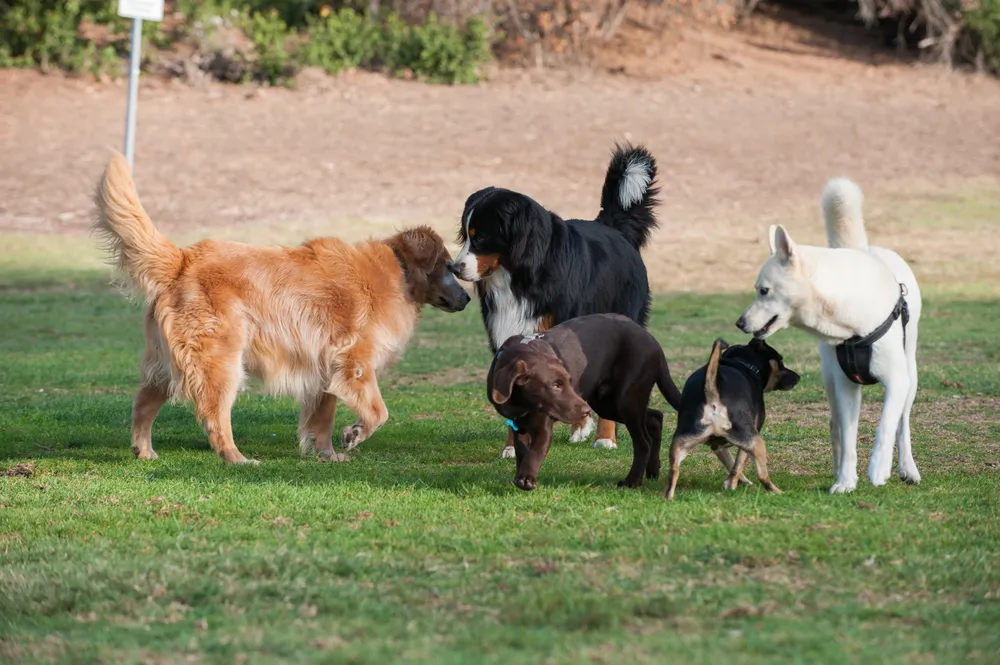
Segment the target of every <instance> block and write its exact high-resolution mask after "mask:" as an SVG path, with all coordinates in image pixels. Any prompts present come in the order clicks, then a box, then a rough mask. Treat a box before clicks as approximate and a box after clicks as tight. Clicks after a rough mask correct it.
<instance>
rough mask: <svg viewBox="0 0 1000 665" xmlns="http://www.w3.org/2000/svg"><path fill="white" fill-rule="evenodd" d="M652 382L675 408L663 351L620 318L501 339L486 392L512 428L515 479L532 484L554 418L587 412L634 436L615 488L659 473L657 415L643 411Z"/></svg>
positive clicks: (568, 419) (593, 318)
mask: <svg viewBox="0 0 1000 665" xmlns="http://www.w3.org/2000/svg"><path fill="white" fill-rule="evenodd" d="M654 384H655V385H656V386H657V387H658V388H659V389H660V392H661V393H662V394H663V396H664V397H665V398H666V400H667V402H668V403H669V404H670V406H672V407H673V408H675V409H676V408H678V406H679V405H680V403H681V402H680V400H681V394H680V391H679V390H678V389H677V386H676V384H674V381H673V379H672V378H671V377H670V368H669V367H668V366H667V360H666V358H665V357H664V355H663V349H661V348H660V345H659V344H658V343H657V341H656V339H654V338H653V336H652V335H650V334H649V333H648V332H646V330H645V329H643V328H642V326H640V325H638V324H637V323H635V322H634V321H632V320H631V319H629V318H628V317H625V316H621V315H618V314H591V315H588V316H581V317H578V318H575V319H570V320H569V321H566V322H565V323H561V324H559V325H557V326H554V327H552V328H550V329H549V330H547V331H546V332H544V333H536V334H532V335H514V336H513V337H510V338H509V339H507V341H506V342H504V344H503V346H501V347H500V349H499V350H498V351H497V354H496V356H495V357H494V358H493V364H492V365H491V366H490V372H489V375H488V376H487V377H486V386H487V390H486V393H487V396H488V397H489V400H490V402H491V403H492V404H493V406H494V408H496V410H497V412H498V413H499V414H500V415H502V416H504V417H505V418H507V425H508V427H510V428H511V429H512V430H514V434H515V436H514V453H515V457H516V458H517V475H516V477H515V480H514V483H515V484H516V485H517V486H518V487H520V488H521V489H523V490H533V489H535V488H536V487H537V486H538V470H539V468H540V467H541V465H542V462H543V461H545V456H546V455H547V454H548V452H549V445H550V444H551V443H552V425H553V423H555V422H556V421H559V422H564V423H578V422H580V421H581V420H583V419H584V418H586V417H587V416H588V415H590V413H591V411H592V410H593V412H595V413H597V415H598V416H600V417H601V418H604V419H607V420H612V421H614V422H619V423H624V424H625V427H626V428H627V429H628V432H629V434H630V435H631V436H632V469H631V470H630V471H629V472H628V475H627V476H626V477H625V479H624V480H622V481H621V482H619V483H618V485H619V487H621V486H623V485H627V486H628V487H639V486H640V485H642V477H643V473H645V475H646V477H647V478H657V477H659V475H660V443H661V435H662V433H663V413H662V412H661V411H657V410H656V409H650V408H649V394H650V392H652V390H653V385H654Z"/></svg>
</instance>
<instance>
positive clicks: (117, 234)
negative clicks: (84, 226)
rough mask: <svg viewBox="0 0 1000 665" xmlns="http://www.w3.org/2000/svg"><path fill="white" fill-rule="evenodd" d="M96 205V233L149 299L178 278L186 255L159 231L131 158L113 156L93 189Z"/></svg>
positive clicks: (114, 259) (115, 262)
mask: <svg viewBox="0 0 1000 665" xmlns="http://www.w3.org/2000/svg"><path fill="white" fill-rule="evenodd" d="M94 203H95V204H96V205H97V221H96V222H95V224H94V232H95V234H96V235H97V236H98V237H99V238H100V239H101V240H102V242H103V245H104V248H105V249H106V250H107V252H108V257H109V262H110V263H111V264H112V265H113V266H115V267H116V268H118V269H119V270H121V271H122V272H123V273H124V274H126V275H128V277H129V278H130V279H131V281H132V283H133V284H134V285H135V286H136V287H137V288H138V289H139V290H140V291H142V292H143V293H144V294H145V295H146V298H147V299H153V298H155V297H156V296H157V294H158V293H159V291H160V289H161V287H162V286H163V285H164V284H167V283H169V282H170V281H172V280H173V279H174V278H176V276H177V273H178V272H180V268H181V263H182V261H183V260H184V255H183V253H182V252H181V250H180V248H178V247H177V246H176V245H175V244H173V243H172V242H170V240H168V239H167V237H166V236H165V235H163V234H162V233H160V232H159V231H158V230H157V229H156V227H155V226H153V222H152V220H150V219H149V215H147V214H146V211H145V210H144V209H143V207H142V204H141V203H139V194H138V192H136V189H135V183H134V182H132V174H131V172H130V169H129V165H128V162H127V161H126V160H125V157H123V156H122V155H120V154H116V155H115V156H113V157H112V158H111V161H110V162H109V163H108V166H107V168H106V169H105V170H104V175H103V176H102V177H101V181H100V182H99V183H98V185H97V191H96V192H95V193H94Z"/></svg>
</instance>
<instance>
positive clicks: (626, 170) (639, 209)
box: [597, 143, 660, 250]
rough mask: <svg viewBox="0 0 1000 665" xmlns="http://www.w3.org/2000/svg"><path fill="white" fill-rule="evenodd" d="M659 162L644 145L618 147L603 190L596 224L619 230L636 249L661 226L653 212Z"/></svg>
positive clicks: (619, 145)
mask: <svg viewBox="0 0 1000 665" xmlns="http://www.w3.org/2000/svg"><path fill="white" fill-rule="evenodd" d="M659 191H660V190H659V189H657V187H656V160H655V159H653V155H651V154H650V152H649V151H648V150H646V149H645V148H643V147H642V146H638V147H634V148H633V147H632V146H631V145H629V144H628V143H624V144H617V145H616V146H615V150H614V153H613V155H612V156H611V164H610V165H609V166H608V173H607V175H606V176H605V177H604V189H603V190H602V191H601V213H600V214H599V215H598V216H597V222H598V223H599V224H604V225H605V226H610V227H611V228H613V229H615V230H617V231H618V232H619V233H621V234H622V235H623V236H625V239H626V240H628V242H629V244H630V245H632V246H633V247H635V248H636V249H637V250H639V249H642V247H643V246H645V244H646V243H647V242H648V241H649V236H650V234H651V233H652V232H653V230H654V229H655V228H656V227H657V226H658V224H659V223H658V222H657V221H656V214H655V213H654V212H653V209H654V208H655V207H656V204H657V203H658V201H657V200H656V195H657V194H658V193H659Z"/></svg>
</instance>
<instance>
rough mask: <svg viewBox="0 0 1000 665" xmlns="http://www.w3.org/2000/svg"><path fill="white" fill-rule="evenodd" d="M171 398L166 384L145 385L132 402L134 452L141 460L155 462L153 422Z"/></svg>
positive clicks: (140, 387) (140, 388)
mask: <svg viewBox="0 0 1000 665" xmlns="http://www.w3.org/2000/svg"><path fill="white" fill-rule="evenodd" d="M169 398H170V392H169V388H168V386H167V385H166V384H164V383H144V384H143V385H141V386H139V392H137V393H136V395H135V400H134V401H133V402H132V452H133V453H134V454H135V456H136V457H137V458H139V459H141V460H155V459H156V458H157V457H158V455H157V454H156V452H155V451H154V450H153V421H154V420H156V414H158V413H159V412H160V408H161V407H162V406H163V405H164V404H165V403H166V401H167V400H168V399H169Z"/></svg>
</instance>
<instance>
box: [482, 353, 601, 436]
mask: <svg viewBox="0 0 1000 665" xmlns="http://www.w3.org/2000/svg"><path fill="white" fill-rule="evenodd" d="M524 346H525V348H524V349H523V350H522V349H520V348H518V349H511V350H504V351H501V352H500V353H501V355H500V356H498V358H497V362H496V365H494V368H493V375H492V377H491V381H490V386H489V398H490V401H491V402H492V403H493V404H494V406H496V407H497V410H498V411H500V413H502V414H503V413H507V414H509V413H513V412H514V411H518V410H523V411H535V412H538V413H543V414H545V415H546V416H548V417H549V418H551V419H552V420H558V421H560V422H564V423H570V424H572V423H578V422H580V421H582V420H583V419H584V418H586V417H587V416H589V415H590V406H588V405H587V403H586V402H585V401H584V400H583V398H582V397H580V395H579V394H578V393H577V392H576V390H575V389H574V388H573V379H572V377H571V376H570V375H569V372H568V371H566V367H565V366H564V365H563V364H562V362H560V361H559V358H557V357H556V356H555V354H553V353H543V352H540V351H537V350H535V349H530V348H527V345H524ZM515 391H516V392H515Z"/></svg>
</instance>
